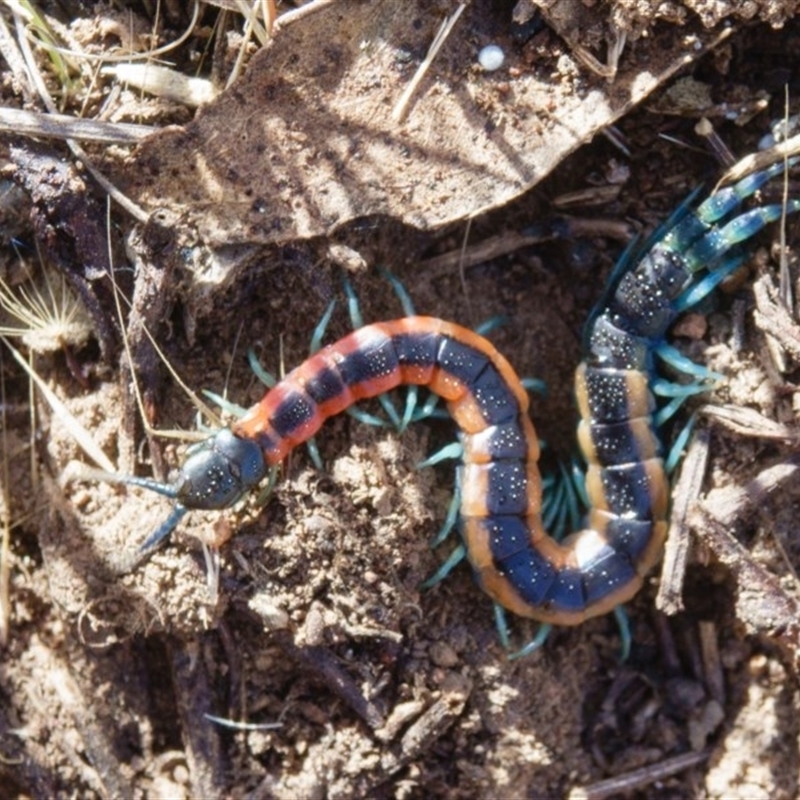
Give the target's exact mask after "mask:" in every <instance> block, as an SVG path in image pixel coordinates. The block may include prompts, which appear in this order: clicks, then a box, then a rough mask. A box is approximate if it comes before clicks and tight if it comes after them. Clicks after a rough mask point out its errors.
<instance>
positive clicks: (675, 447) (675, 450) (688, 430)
mask: <svg viewBox="0 0 800 800" xmlns="http://www.w3.org/2000/svg"><path fill="white" fill-rule="evenodd" d="M696 421H697V414H692V415H691V417H689V421H688V422H687V423H686V424H685V425H684V426H683V427H682V428H681V431H680V433H679V434H678V435H677V436H676V437H675V441H674V442H673V443H672V446H671V447H670V448H669V453H668V454H667V457H666V458H665V459H664V469H665V470H666V472H667V475H671V474H672V473H673V472H674V471H675V468H676V467H677V466H678V462H679V461H680V459H681V456H682V455H683V451H684V450H685V449H686V445H687V443H688V441H689V437H690V436H691V435H692V431H693V430H694V425H695V422H696Z"/></svg>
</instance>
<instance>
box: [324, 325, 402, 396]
mask: <svg viewBox="0 0 800 800" xmlns="http://www.w3.org/2000/svg"><path fill="white" fill-rule="evenodd" d="M338 366H339V373H340V374H341V376H342V380H343V381H344V383H345V384H346V385H347V386H355V385H356V384H359V383H362V382H364V381H369V380H372V379H374V378H383V377H385V376H386V375H389V374H391V373H392V372H394V371H395V370H396V369H397V367H398V363H397V353H396V352H395V349H394V344H393V341H392V339H390V338H389V337H388V336H376V337H375V339H374V340H373V341H371V342H368V343H367V344H366V345H364V346H362V347H359V348H358V349H357V350H354V351H353V352H352V353H348V354H347V355H346V356H345V357H344V358H343V359H342V360H341V361H340V362H339V364H338Z"/></svg>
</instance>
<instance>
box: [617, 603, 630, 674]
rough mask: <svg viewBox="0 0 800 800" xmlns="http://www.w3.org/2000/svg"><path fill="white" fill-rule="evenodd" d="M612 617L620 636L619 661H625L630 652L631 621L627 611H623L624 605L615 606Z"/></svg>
mask: <svg viewBox="0 0 800 800" xmlns="http://www.w3.org/2000/svg"><path fill="white" fill-rule="evenodd" d="M614 619H615V620H616V621H617V629H618V630H619V638H620V656H619V658H620V661H627V660H628V657H629V656H630V654H631V642H632V640H633V637H632V636H631V621H630V619H629V618H628V612H627V611H625V606H617V607H616V608H615V609H614Z"/></svg>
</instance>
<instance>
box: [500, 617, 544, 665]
mask: <svg viewBox="0 0 800 800" xmlns="http://www.w3.org/2000/svg"><path fill="white" fill-rule="evenodd" d="M552 630H553V626H552V625H551V624H550V623H549V622H544V623H542V624H541V625H540V626H539V630H538V631H536V636H534V637H533V639H531V640H530V641H529V642H528V644H526V645H525V646H524V647H523V648H521V649H520V650H517V651H516V652H515V653H509V654H508V660H509V661H516V660H517V659H518V658H525V657H526V656H529V655H530V654H531V653H533V652H535V651H536V650H538V649H539V648H540V647H541V646H542V645H543V644H544V643H545V642H546V641H547V638H548V637H549V636H550V631H552Z"/></svg>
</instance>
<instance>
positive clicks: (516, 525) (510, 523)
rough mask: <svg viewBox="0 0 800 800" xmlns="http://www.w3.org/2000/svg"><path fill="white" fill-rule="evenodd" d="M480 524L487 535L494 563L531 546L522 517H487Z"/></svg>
mask: <svg viewBox="0 0 800 800" xmlns="http://www.w3.org/2000/svg"><path fill="white" fill-rule="evenodd" d="M482 524H483V526H484V527H485V529H486V532H487V533H488V535H489V548H490V550H491V551H492V558H493V559H494V560H495V563H496V564H497V563H499V562H501V561H503V560H504V559H506V558H509V557H510V556H514V555H516V554H517V553H519V552H521V551H522V550H525V549H526V548H528V547H530V546H531V542H530V535H529V532H528V526H527V525H526V524H525V520H524V519H523V518H522V517H487V518H486V519H485V520H483V522H482Z"/></svg>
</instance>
